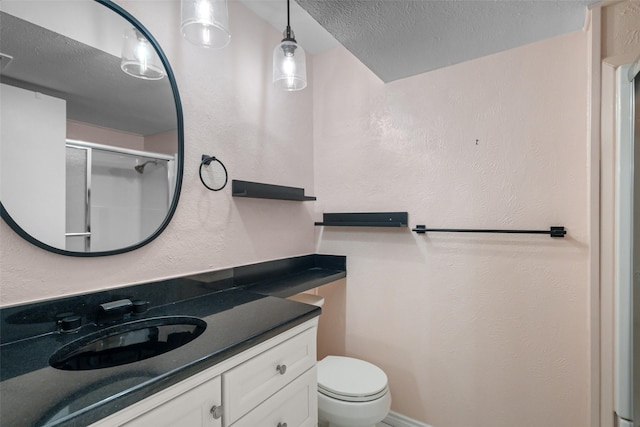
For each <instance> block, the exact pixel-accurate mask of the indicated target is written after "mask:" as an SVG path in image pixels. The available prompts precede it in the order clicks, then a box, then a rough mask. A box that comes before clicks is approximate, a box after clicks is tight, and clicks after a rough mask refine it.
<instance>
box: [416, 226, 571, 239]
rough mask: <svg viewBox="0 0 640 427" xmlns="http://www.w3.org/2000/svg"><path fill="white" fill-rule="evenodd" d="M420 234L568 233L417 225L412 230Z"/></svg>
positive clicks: (560, 229) (561, 229) (561, 233)
mask: <svg viewBox="0 0 640 427" xmlns="http://www.w3.org/2000/svg"><path fill="white" fill-rule="evenodd" d="M411 231H415V232H416V233H418V234H424V233H427V232H444V233H503V234H548V235H549V236H551V237H564V236H565V235H566V234H567V231H566V230H565V229H564V227H551V228H550V229H549V230H484V229H470V228H427V227H426V226H424V225H416V228H413V229H411Z"/></svg>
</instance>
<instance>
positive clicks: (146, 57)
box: [120, 28, 165, 80]
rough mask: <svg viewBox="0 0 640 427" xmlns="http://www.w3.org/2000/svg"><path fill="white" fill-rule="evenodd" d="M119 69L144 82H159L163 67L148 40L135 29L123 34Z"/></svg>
mask: <svg viewBox="0 0 640 427" xmlns="http://www.w3.org/2000/svg"><path fill="white" fill-rule="evenodd" d="M120 68H121V69H122V71H124V72H125V73H127V74H129V75H130V76H133V77H137V78H139V79H144V80H160V79H162V78H163V77H164V76H165V70H164V66H163V65H162V62H161V61H160V57H158V54H157V53H156V51H155V49H154V48H153V46H152V45H151V43H149V40H147V39H146V37H145V36H143V35H142V34H141V33H140V31H138V30H137V29H135V28H129V29H127V30H126V31H125V32H124V43H123V45H122V60H121V61H120Z"/></svg>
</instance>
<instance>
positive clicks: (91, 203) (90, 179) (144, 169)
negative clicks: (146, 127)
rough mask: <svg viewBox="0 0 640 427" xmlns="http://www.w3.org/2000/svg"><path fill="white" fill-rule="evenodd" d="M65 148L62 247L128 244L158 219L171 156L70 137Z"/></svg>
mask: <svg viewBox="0 0 640 427" xmlns="http://www.w3.org/2000/svg"><path fill="white" fill-rule="evenodd" d="M66 152H67V158H66V161H67V168H66V173H67V179H66V190H67V197H66V233H65V236H66V250H68V251H104V250H109V249H110V248H114V247H126V246H130V245H133V244H136V243H137V242H139V241H140V240H142V239H144V238H145V237H146V236H148V235H150V234H151V233H153V231H155V230H156V229H157V228H158V227H159V226H160V224H162V221H163V220H164V218H165V216H166V212H167V209H168V208H169V205H170V203H171V198H172V197H173V194H172V188H173V187H174V186H175V178H174V177H175V160H174V157H173V156H168V155H164V154H160V153H151V152H144V151H136V150H128V149H119V148H117V147H110V146H104V145H99V144H91V143H83V142H81V141H71V140H67V144H66Z"/></svg>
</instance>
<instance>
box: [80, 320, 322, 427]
mask: <svg viewBox="0 0 640 427" xmlns="http://www.w3.org/2000/svg"><path fill="white" fill-rule="evenodd" d="M317 324H318V318H317V317H316V318H314V319H312V320H309V321H307V322H305V323H303V324H301V325H298V326H296V327H294V328H292V329H289V330H288V331H285V332H283V333H282V334H280V335H277V336H275V337H273V338H271V339H269V340H267V341H265V342H263V343H260V344H258V345H256V346H254V347H251V348H250V349H248V350H245V351H244V352H242V353H240V354H237V355H235V356H233V357H231V358H229V359H227V360H225V361H223V362H221V363H219V364H218V365H215V366H213V367H211V368H208V369H206V370H204V371H202V372H199V373H197V374H195V375H193V376H191V377H189V378H188V379H186V380H184V381H182V382H180V383H178V384H175V385H173V386H171V387H169V388H167V389H165V390H162V391H161V392H158V393H156V394H154V395H153V396H150V397H148V398H147V399H144V400H142V401H140V402H138V403H135V404H133V405H131V406H130V407H128V408H126V409H123V410H122V411H119V412H117V413H115V414H113V415H111V416H109V417H107V418H105V419H103V420H100V421H98V422H97V423H94V424H92V426H91V427H107V426H108V427H113V426H126V427H148V426H154V427H157V426H160V427H174V426H175V427H200V426H206V427H258V426H259V427H285V426H286V427H313V426H316V425H317V416H318V415H317V413H318V403H317V395H316V389H317V375H316V335H317Z"/></svg>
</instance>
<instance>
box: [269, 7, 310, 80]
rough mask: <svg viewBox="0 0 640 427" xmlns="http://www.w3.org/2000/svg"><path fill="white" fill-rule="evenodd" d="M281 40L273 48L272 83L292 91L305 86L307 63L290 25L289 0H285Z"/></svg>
mask: <svg viewBox="0 0 640 427" xmlns="http://www.w3.org/2000/svg"><path fill="white" fill-rule="evenodd" d="M283 36H284V38H283V39H282V42H281V43H280V44H279V45H278V46H276V48H275V49H274V50H273V84H274V85H276V87H278V88H280V89H283V90H288V91H294V90H302V89H304V88H305V87H307V64H306V63H305V57H304V49H302V47H301V46H300V45H298V42H296V39H295V35H294V34H293V30H292V29H291V25H290V11H289V0H287V28H286V29H285V30H284V33H283Z"/></svg>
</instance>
